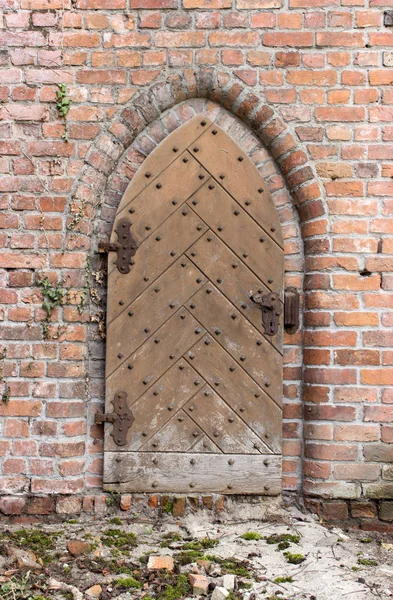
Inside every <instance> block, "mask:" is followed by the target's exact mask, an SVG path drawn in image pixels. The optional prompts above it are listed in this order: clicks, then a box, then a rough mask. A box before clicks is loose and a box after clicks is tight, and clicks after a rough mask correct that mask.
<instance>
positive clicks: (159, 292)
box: [106, 258, 206, 377]
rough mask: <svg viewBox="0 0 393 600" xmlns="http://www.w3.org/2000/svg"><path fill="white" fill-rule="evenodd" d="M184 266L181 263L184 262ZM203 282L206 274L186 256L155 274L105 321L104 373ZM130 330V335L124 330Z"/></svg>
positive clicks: (113, 366)
mask: <svg viewBox="0 0 393 600" xmlns="http://www.w3.org/2000/svg"><path fill="white" fill-rule="evenodd" d="M184 264H185V266H182V265H184ZM205 282H206V277H205V276H204V275H203V273H201V271H200V270H199V269H198V268H197V267H196V266H195V265H194V264H193V263H192V262H191V261H189V260H187V259H184V258H179V259H178V260H177V261H176V262H175V263H174V264H173V265H171V266H170V267H169V269H167V270H166V271H164V273H163V274H162V275H161V276H160V277H158V279H157V280H156V281H155V283H154V285H151V286H150V287H148V288H147V289H146V290H145V291H144V292H142V294H141V295H140V296H139V297H138V298H137V299H136V300H134V302H131V304H130V305H129V306H127V308H126V309H125V310H123V312H122V313H120V315H119V316H118V317H117V318H116V319H115V320H114V321H111V322H110V323H109V324H108V342H107V345H106V374H107V377H109V375H111V373H113V371H114V370H115V369H117V368H118V367H119V366H120V365H121V364H122V363H123V362H124V361H125V360H127V358H128V357H129V356H130V354H132V352H134V351H135V350H136V349H137V348H138V347H139V346H140V345H141V344H143V342H145V341H146V340H147V339H148V338H149V337H150V336H151V335H153V334H154V332H155V331H156V330H157V329H158V328H159V327H161V325H162V324H163V323H164V322H165V321H166V320H167V319H169V318H170V317H171V316H172V315H173V314H174V312H175V311H176V310H178V309H179V308H180V307H181V306H182V305H183V304H185V303H186V302H187V300H189V298H191V296H193V295H194V294H195V292H197V291H198V289H200V288H201V287H202V285H203V284H204V283H205ZM127 330H132V335H129V336H126V335H124V332H125V331H127Z"/></svg>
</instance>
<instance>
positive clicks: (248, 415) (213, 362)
mask: <svg viewBox="0 0 393 600" xmlns="http://www.w3.org/2000/svg"><path fill="white" fill-rule="evenodd" d="M191 352H192V355H193V359H192V360H190V358H189V357H187V356H186V358H187V360H188V361H189V363H190V364H192V366H193V368H194V369H195V370H196V371H197V372H198V373H199V374H200V376H201V377H203V379H204V380H205V381H206V382H207V383H208V384H209V385H210V386H211V387H212V388H213V389H214V390H215V391H216V393H217V394H219V396H221V398H223V400H225V402H226V403H227V404H228V405H229V406H230V407H231V408H232V409H233V410H234V411H235V412H236V414H237V415H238V416H239V417H241V418H242V419H243V421H244V422H245V423H247V425H248V426H249V427H250V428H251V429H252V430H253V432H254V433H255V434H256V435H258V436H259V438H260V439H261V440H263V442H264V443H265V444H266V446H268V447H269V448H270V450H269V452H270V451H271V452H273V453H274V454H279V453H280V452H281V435H282V431H281V429H282V423H281V420H282V414H281V409H280V408H279V407H278V406H277V404H276V403H275V402H274V401H273V400H272V399H271V398H270V397H269V396H268V395H267V394H266V393H265V392H264V390H262V389H261V388H260V387H259V386H258V385H257V384H256V383H255V381H254V380H253V379H251V377H250V376H249V375H247V373H246V372H245V371H244V369H242V368H241V367H240V366H239V365H238V364H237V363H236V362H235V361H234V360H233V358H232V357H231V356H230V354H228V353H227V352H226V351H225V350H224V349H223V348H222V346H220V344H218V343H217V342H216V341H215V340H214V339H213V338H212V337H211V336H210V335H208V334H207V335H205V336H204V337H203V338H202V339H201V340H200V341H199V342H198V343H197V344H195V346H193V347H192V348H191Z"/></svg>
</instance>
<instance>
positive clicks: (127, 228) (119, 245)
mask: <svg viewBox="0 0 393 600" xmlns="http://www.w3.org/2000/svg"><path fill="white" fill-rule="evenodd" d="M115 232H116V234H117V242H113V243H108V242H100V243H99V245H98V252H117V259H116V260H115V263H114V264H115V265H117V268H118V270H119V271H120V273H123V274H124V275H125V274H126V273H129V272H130V265H131V264H132V257H133V256H134V254H135V252H136V251H137V248H138V246H137V243H136V241H135V240H134V238H133V236H132V233H131V223H130V222H129V220H128V219H120V220H119V221H118V223H117V225H116V229H115Z"/></svg>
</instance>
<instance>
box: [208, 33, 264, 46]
mask: <svg viewBox="0 0 393 600" xmlns="http://www.w3.org/2000/svg"><path fill="white" fill-rule="evenodd" d="M209 42H210V44H211V45H212V46H236V47H239V46H244V47H247V46H256V45H257V43H258V34H257V32H253V31H250V32H241V31H239V32H227V31H220V32H213V33H210V34H209Z"/></svg>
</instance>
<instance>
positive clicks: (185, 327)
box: [106, 308, 205, 412]
mask: <svg viewBox="0 0 393 600" xmlns="http://www.w3.org/2000/svg"><path fill="white" fill-rule="evenodd" d="M204 333H205V331H204V329H203V328H202V327H201V326H200V325H199V323H198V322H197V321H196V320H195V319H194V317H193V316H192V315H190V314H189V313H188V312H187V310H186V309H184V308H181V309H180V310H179V311H177V312H176V313H175V314H174V315H173V316H172V317H171V318H170V319H169V320H168V321H166V323H165V324H164V325H163V326H162V327H161V328H160V329H159V330H158V331H157V332H156V334H155V335H154V336H152V337H151V338H149V339H148V340H147V341H146V342H145V343H144V344H143V345H142V346H140V347H139V348H138V350H136V351H135V352H134V353H133V354H132V355H131V356H130V358H129V360H127V361H126V362H125V363H123V364H122V365H121V366H120V367H119V368H118V369H117V370H116V371H115V372H114V373H112V375H110V377H108V378H107V380H106V409H107V411H108V412H110V409H111V406H112V399H113V397H114V395H115V394H116V393H117V392H119V391H121V390H124V391H126V392H127V394H128V402H129V403H130V404H132V403H133V402H134V401H135V400H136V399H137V398H139V396H141V395H142V394H143V393H144V392H145V391H146V390H148V389H149V388H150V386H152V385H153V384H154V383H155V382H156V381H157V379H159V378H160V377H161V375H162V374H163V373H165V371H167V370H168V369H169V368H170V367H171V366H172V365H173V364H175V363H176V361H177V360H178V359H179V358H180V357H181V356H182V355H183V354H184V353H185V352H186V351H187V349H188V348H190V347H191V346H192V345H194V344H195V342H197V341H198V339H199V338H200V337H201V336H202V335H203V334H204ZM156 340H158V343H156Z"/></svg>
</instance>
